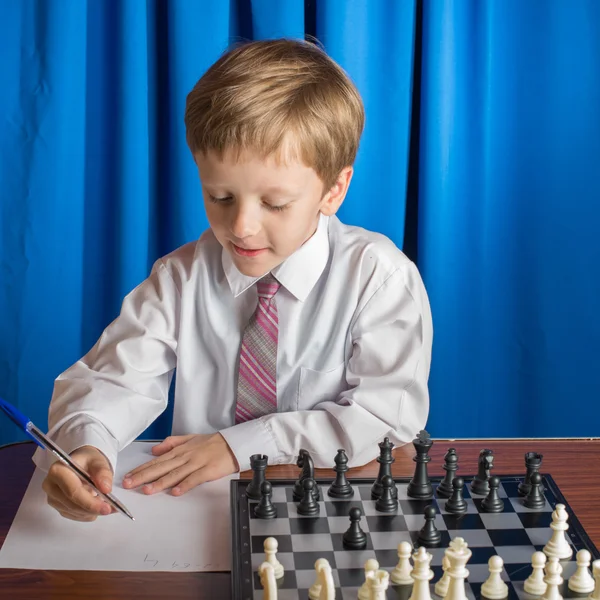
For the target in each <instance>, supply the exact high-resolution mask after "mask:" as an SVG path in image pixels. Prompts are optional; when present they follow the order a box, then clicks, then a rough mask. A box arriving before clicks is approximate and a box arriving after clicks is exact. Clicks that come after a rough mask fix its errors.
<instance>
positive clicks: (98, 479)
mask: <svg viewBox="0 0 600 600" xmlns="http://www.w3.org/2000/svg"><path fill="white" fill-rule="evenodd" d="M87 470H88V473H89V474H90V477H91V478H92V480H93V481H94V483H95V484H96V487H97V488H98V489H99V490H100V491H101V492H103V493H104V494H110V492H111V491H112V483H113V473H112V470H111V469H110V467H109V465H108V461H107V460H106V459H105V458H104V457H100V456H99V457H98V458H94V459H92V460H90V461H89V462H88V464H87Z"/></svg>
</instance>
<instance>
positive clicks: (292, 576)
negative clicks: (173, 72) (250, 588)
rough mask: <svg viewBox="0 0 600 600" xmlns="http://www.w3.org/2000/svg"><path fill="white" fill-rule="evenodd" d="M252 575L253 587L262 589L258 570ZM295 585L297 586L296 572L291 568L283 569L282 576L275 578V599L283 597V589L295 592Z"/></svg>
mask: <svg viewBox="0 0 600 600" xmlns="http://www.w3.org/2000/svg"><path fill="white" fill-rule="evenodd" d="M252 577H253V579H254V589H255V590H262V585H261V583H260V575H259V573H258V571H254V572H253V573H252ZM297 587H298V585H297V583H296V572H295V571H293V570H291V571H284V572H283V577H281V578H280V579H278V580H277V599H278V600H279V598H284V597H285V596H282V595H281V592H282V591H283V590H289V591H293V592H295V591H296V588H297ZM290 597H291V598H293V597H294V596H290Z"/></svg>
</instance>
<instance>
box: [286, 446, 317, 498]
mask: <svg viewBox="0 0 600 600" xmlns="http://www.w3.org/2000/svg"><path fill="white" fill-rule="evenodd" d="M296 466H298V467H300V468H301V469H302V473H301V474H300V477H299V478H298V480H297V481H296V483H295V484H294V488H293V491H292V498H293V499H294V502H299V501H300V500H301V499H302V496H303V495H304V480H305V479H312V480H313V481H314V479H315V464H314V461H313V459H312V456H311V455H310V454H309V452H308V450H300V452H299V453H298V459H297V460H296ZM313 494H314V496H315V502H318V501H319V500H320V497H321V494H320V492H319V486H318V485H315V486H314V487H313Z"/></svg>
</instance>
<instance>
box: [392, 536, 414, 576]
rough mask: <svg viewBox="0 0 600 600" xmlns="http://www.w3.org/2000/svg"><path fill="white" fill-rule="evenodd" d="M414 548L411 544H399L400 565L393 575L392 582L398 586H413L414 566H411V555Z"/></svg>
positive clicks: (396, 567) (395, 568) (393, 571)
mask: <svg viewBox="0 0 600 600" xmlns="http://www.w3.org/2000/svg"><path fill="white" fill-rule="evenodd" d="M411 553H412V546H411V545H410V543H409V542H400V543H399V544H398V564H397V565H396V566H395V567H394V569H393V570H392V573H391V577H390V579H391V581H392V583H395V584H396V585H412V584H413V578H412V577H411V576H410V572H411V571H412V566H411V564H410V555H411Z"/></svg>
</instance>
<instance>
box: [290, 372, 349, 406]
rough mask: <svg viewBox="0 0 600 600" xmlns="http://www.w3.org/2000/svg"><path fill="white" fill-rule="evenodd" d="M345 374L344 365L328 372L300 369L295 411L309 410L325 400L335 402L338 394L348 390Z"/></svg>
mask: <svg viewBox="0 0 600 600" xmlns="http://www.w3.org/2000/svg"><path fill="white" fill-rule="evenodd" d="M345 373H346V363H342V364H341V365H339V366H337V367H335V368H333V369H330V370H328V371H316V370H315V369H309V368H308V367H300V379H299V381H298V397H297V402H296V410H310V409H311V408H314V407H315V406H316V405H317V404H319V403H320V402H324V401H326V400H330V401H333V402H335V401H336V400H337V396H338V394H340V393H341V392H343V391H344V390H345V389H347V388H348V385H347V384H346V378H345Z"/></svg>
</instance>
